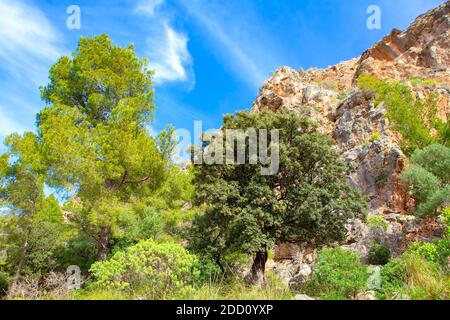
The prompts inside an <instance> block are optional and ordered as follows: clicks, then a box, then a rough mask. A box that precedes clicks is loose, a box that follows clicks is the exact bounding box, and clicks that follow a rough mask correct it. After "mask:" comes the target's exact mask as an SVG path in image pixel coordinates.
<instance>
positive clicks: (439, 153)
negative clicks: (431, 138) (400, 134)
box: [411, 143, 450, 182]
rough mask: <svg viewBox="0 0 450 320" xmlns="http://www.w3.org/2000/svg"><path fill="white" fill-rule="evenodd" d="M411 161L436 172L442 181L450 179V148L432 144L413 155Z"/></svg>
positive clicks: (433, 172)
mask: <svg viewBox="0 0 450 320" xmlns="http://www.w3.org/2000/svg"><path fill="white" fill-rule="evenodd" d="M411 162H412V163H414V164H417V165H419V166H421V167H422V168H424V169H425V170H427V171H429V172H431V173H432V174H434V175H435V176H436V177H437V178H439V179H440V180H442V181H445V182H447V181H450V148H447V147H445V146H443V145H441V144H437V143H435V144H431V145H429V146H427V147H425V148H423V149H422V150H416V151H415V152H414V153H413V154H412V155H411Z"/></svg>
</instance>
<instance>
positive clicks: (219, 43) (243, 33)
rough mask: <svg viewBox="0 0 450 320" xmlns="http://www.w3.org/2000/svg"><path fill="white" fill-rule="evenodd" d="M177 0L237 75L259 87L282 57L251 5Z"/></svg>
mask: <svg viewBox="0 0 450 320" xmlns="http://www.w3.org/2000/svg"><path fill="white" fill-rule="evenodd" d="M180 3H181V4H182V6H183V7H184V8H185V10H186V11H187V12H188V14H189V15H190V16H191V17H193V18H194V19H195V20H196V21H197V22H198V23H199V24H200V25H201V27H202V28H203V29H204V30H205V31H206V32H207V33H208V34H209V36H210V38H211V40H212V41H210V45H212V46H213V47H215V50H216V52H217V53H218V55H219V56H220V58H221V59H222V60H224V62H225V63H226V64H227V65H228V66H229V67H230V68H231V69H232V71H233V72H234V73H235V75H236V77H237V78H240V79H241V80H242V81H244V82H246V83H247V84H248V85H250V86H251V87H253V88H258V87H259V86H260V85H261V84H262V83H263V82H264V80H265V79H266V78H267V77H268V74H269V71H270V70H271V71H273V70H272V69H273V68H275V67H277V66H278V62H279V61H282V60H281V59H279V55H278V52H277V50H276V46H275V45H273V44H272V43H271V41H270V39H269V38H270V36H269V35H267V34H265V32H264V28H263V23H262V22H261V21H259V19H258V17H257V16H256V15H254V12H251V8H246V9H248V10H243V9H242V10H240V8H239V7H238V8H236V7H234V8H233V5H236V3H233V4H231V2H226V3H225V4H224V3H223V2H222V3H221V2H218V1H203V0H180ZM243 12H245V16H244V15H243Z"/></svg>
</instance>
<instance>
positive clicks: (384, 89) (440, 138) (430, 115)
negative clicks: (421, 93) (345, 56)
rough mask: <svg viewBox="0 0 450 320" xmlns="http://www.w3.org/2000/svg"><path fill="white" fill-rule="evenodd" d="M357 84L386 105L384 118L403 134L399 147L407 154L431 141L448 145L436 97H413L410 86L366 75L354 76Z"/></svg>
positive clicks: (447, 128)
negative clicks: (438, 113)
mask: <svg viewBox="0 0 450 320" xmlns="http://www.w3.org/2000/svg"><path fill="white" fill-rule="evenodd" d="M358 86H359V87H360V88H361V89H363V90H369V91H371V92H374V93H375V103H376V104H380V103H383V104H384V105H385V106H386V110H387V117H388V119H389V120H390V121H391V123H392V125H393V126H394V128H395V129H396V130H397V131H398V132H400V133H401V134H402V136H403V143H402V149H403V150H404V151H405V152H406V153H407V154H411V153H412V152H413V151H414V150H416V149H422V148H424V147H426V146H428V145H429V144H431V143H433V142H437V143H441V144H443V145H446V146H448V143H449V141H448V137H449V135H450V128H449V125H448V122H447V123H445V122H443V121H442V120H440V119H439V118H438V115H437V98H436V96H435V95H433V94H431V95H429V96H428V97H427V98H426V99H425V100H421V99H416V98H414V96H413V94H412V91H411V88H410V87H409V86H407V85H406V84H402V83H400V82H387V81H383V80H380V79H377V78H375V77H374V76H371V75H369V74H363V75H361V76H360V77H359V79H358Z"/></svg>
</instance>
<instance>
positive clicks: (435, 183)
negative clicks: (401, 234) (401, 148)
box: [401, 144, 450, 217]
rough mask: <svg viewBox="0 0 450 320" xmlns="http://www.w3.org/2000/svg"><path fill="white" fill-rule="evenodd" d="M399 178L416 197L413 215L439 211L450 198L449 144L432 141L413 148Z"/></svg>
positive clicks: (432, 213) (434, 213) (435, 213)
mask: <svg viewBox="0 0 450 320" xmlns="http://www.w3.org/2000/svg"><path fill="white" fill-rule="evenodd" d="M411 163H412V165H411V166H410V167H409V168H408V169H407V170H406V171H404V172H403V173H402V176H401V178H402V179H403V181H404V182H405V184H406V185H407V186H408V188H409V192H410V194H411V195H412V196H413V198H414V199H415V200H416V205H417V210H416V215H417V216H419V217H421V216H424V215H435V216H436V215H439V213H440V212H441V210H442V209H443V207H444V206H445V204H446V203H448V201H449V199H450V187H449V185H448V182H449V171H450V148H448V147H445V146H442V145H439V144H432V145H429V146H427V147H425V148H424V149H423V150H419V149H418V150H416V151H415V152H414V153H413V154H412V156H411Z"/></svg>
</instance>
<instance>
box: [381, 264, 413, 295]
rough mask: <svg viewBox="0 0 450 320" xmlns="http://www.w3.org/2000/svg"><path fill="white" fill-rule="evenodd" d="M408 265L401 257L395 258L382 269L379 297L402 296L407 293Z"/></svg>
mask: <svg viewBox="0 0 450 320" xmlns="http://www.w3.org/2000/svg"><path fill="white" fill-rule="evenodd" d="M406 277H407V274H406V267H405V264H404V262H403V261H402V260H401V259H399V258H398V259H394V260H392V261H391V262H389V263H388V264H386V265H385V266H384V267H383V268H382V269H381V286H380V288H379V289H378V290H377V297H378V298H379V299H381V300H384V299H395V298H402V297H404V295H405V291H406V286H405V280H406Z"/></svg>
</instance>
